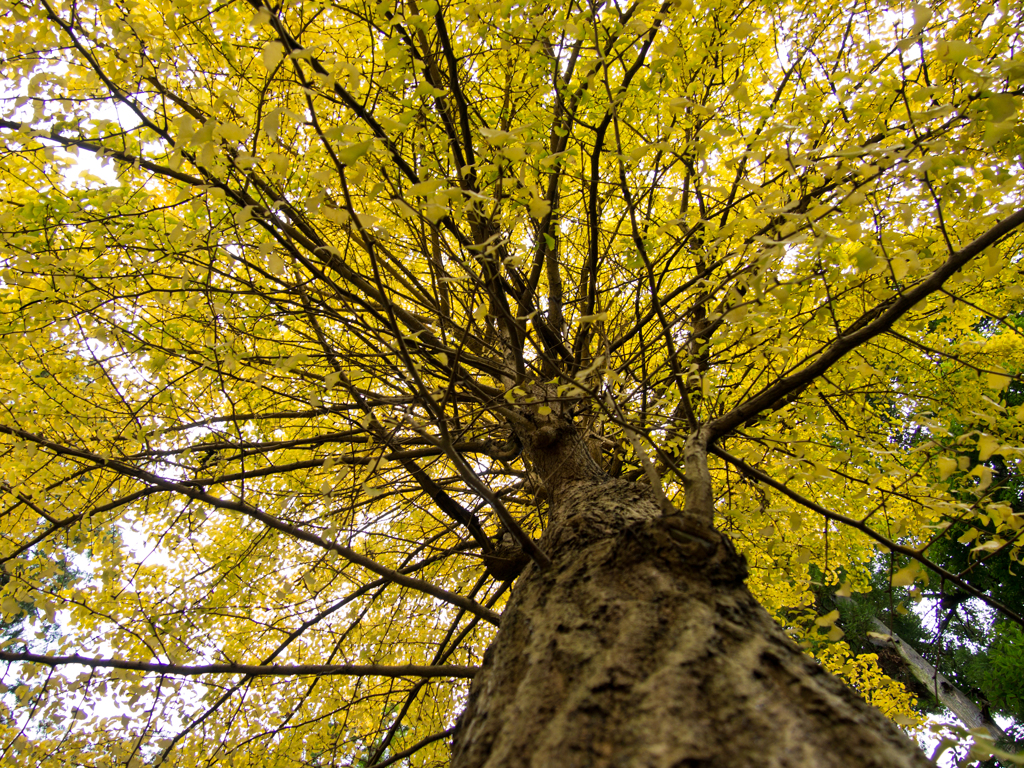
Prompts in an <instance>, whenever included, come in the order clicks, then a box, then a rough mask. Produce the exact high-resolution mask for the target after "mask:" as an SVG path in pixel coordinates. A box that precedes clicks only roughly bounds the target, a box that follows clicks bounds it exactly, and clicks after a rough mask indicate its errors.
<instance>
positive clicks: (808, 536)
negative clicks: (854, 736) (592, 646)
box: [0, 0, 1024, 766]
mask: <svg viewBox="0 0 1024 768" xmlns="http://www.w3.org/2000/svg"><path fill="white" fill-rule="evenodd" d="M0 19H2V20H3V21H2V24H3V29H4V35H5V43H4V47H3V51H2V53H0V57H2V59H0V60H2V62H3V69H2V71H3V90H2V92H0V102H2V105H3V106H2V115H0V137H2V139H0V140H2V150H0V151H2V153H3V162H2V163H0V245H2V252H0V281H2V282H0V337H2V344H0V409H2V413H0V467H2V478H3V479H2V481H0V482H2V485H0V493H2V505H0V563H2V566H3V575H2V581H0V584H2V591H0V609H2V614H3V616H2V619H3V621H5V622H6V624H5V625H4V626H5V627H6V628H7V629H6V632H5V634H4V635H3V636H2V637H0V642H3V645H2V647H0V660H3V663H4V664H5V665H6V666H5V667H4V668H3V681H2V682H3V686H4V688H3V690H4V691H5V692H4V693H3V694H0V755H3V756H4V759H5V760H14V761H15V762H16V763H17V764H19V765H39V766H49V765H69V764H76V765H78V764H82V765H111V766H112V765H127V766H135V765H148V764H153V763H155V762H156V761H158V760H160V759H163V760H165V761H169V764H174V765H182V766H193V765H195V766H199V765H208V766H213V765H218V766H219V765H224V766H228V765H232V766H248V765H252V766H257V765H258V766H263V765H275V766H276V765H281V766H285V765H310V766H313V765H325V766H326V765H348V764H351V765H364V766H369V765H383V764H392V763H393V762H397V761H398V760H400V759H402V758H404V757H406V756H408V759H409V761H410V762H409V764H411V765H435V764H443V763H444V762H445V761H446V759H447V747H446V745H445V740H444V739H445V737H446V736H447V734H448V733H449V732H450V730H451V728H452V726H453V724H454V722H455V719H456V717H457V716H458V713H459V711H460V710H461V708H462V704H463V702H464V698H465V690H466V685H467V678H469V677H471V676H472V674H473V671H474V669H475V667H476V666H477V665H478V664H479V663H480V661H481V657H482V654H483V652H484V650H485V649H486V647H487V645H488V643H489V642H490V639H491V638H492V637H493V634H494V631H495V627H496V626H497V625H498V624H499V622H500V612H501V608H502V606H503V604H504V601H505V599H506V597H507V595H508V591H509V587H510V585H511V579H512V578H514V576H515V574H516V573H517V572H518V570H519V569H520V568H521V567H522V566H523V564H524V562H525V561H526V559H529V560H532V561H533V563H534V564H535V566H536V567H541V566H542V565H543V564H544V561H545V555H544V553H543V552H542V551H540V550H539V549H538V547H537V545H536V543H535V542H536V540H537V539H538V538H539V536H540V533H541V531H542V530H543V529H544V526H545V523H546V515H547V509H548V501H549V500H548V498H547V497H546V496H545V492H544V483H543V482H542V479H541V478H539V477H538V472H537V468H536V467H535V466H533V464H532V463H531V462H530V461H528V460H527V459H526V458H525V457H524V454H523V446H522V438H521V435H522V432H523V429H524V426H523V425H529V426H531V428H535V429H536V430H538V434H541V433H543V431H544V430H545V429H547V430H556V429H559V428H560V426H559V425H562V424H566V423H570V424H572V425H574V427H575V429H576V430H578V432H579V434H580V435H581V436H583V439H585V442H586V445H587V448H588V450H589V451H590V453H591V454H592V456H593V457H594V459H595V461H597V462H598V463H599V464H600V465H601V466H602V467H604V468H606V470H607V471H608V472H609V473H610V474H613V475H615V476H619V477H623V478H627V479H631V480H636V481H638V482H640V483H647V484H650V485H651V486H652V487H653V488H655V489H656V490H657V489H660V490H657V492H658V493H660V494H664V496H665V497H666V499H667V501H668V502H670V503H673V504H676V505H677V506H679V507H680V508H682V507H683V506H684V504H686V503H689V501H688V500H687V501H684V496H686V494H684V490H685V487H686V486H687V484H688V483H689V487H690V488H691V496H693V495H694V494H695V493H696V491H693V489H694V488H695V487H696V486H695V485H694V480H693V478H694V477H695V475H694V474H692V473H693V472H695V471H697V470H696V469H694V468H693V466H691V462H690V460H691V454H692V451H691V448H692V446H693V445H694V442H693V441H694V439H697V438H699V440H698V442H700V441H703V443H701V444H702V445H706V446H707V450H708V452H709V453H710V454H711V458H710V461H709V464H708V471H709V472H710V479H711V487H712V488H713V498H712V499H711V501H712V502H713V504H714V509H715V515H716V525H717V526H718V528H719V529H720V530H722V531H724V532H725V533H727V534H728V535H729V536H730V537H731V538H732V540H733V541H734V542H735V544H736V546H737V548H738V549H739V550H740V551H741V552H742V553H743V554H744V555H745V556H746V558H747V561H748V564H749V567H750V577H749V583H750V586H751V589H752V590H753V591H754V593H755V595H757V597H758V598H759V600H760V601H761V602H762V604H763V605H764V606H765V607H766V608H768V609H769V610H770V611H772V612H773V613H774V614H775V615H776V616H778V617H779V618H780V620H781V621H783V622H784V623H786V624H787V625H788V626H789V627H790V628H791V631H792V632H793V634H794V635H796V636H798V637H800V638H802V639H804V640H805V641H806V642H807V643H808V644H809V645H813V646H814V648H815V649H816V652H817V653H818V655H819V657H820V658H822V660H823V662H824V663H826V665H827V666H829V667H830V668H832V669H833V670H835V671H836V672H838V673H840V674H844V675H845V676H846V679H847V680H849V681H850V682H851V683H853V684H854V685H855V686H857V687H858V689H860V690H861V691H862V693H864V695H865V696H866V697H868V698H869V699H871V700H873V701H874V702H875V703H877V704H879V705H880V706H881V707H882V708H883V710H884V711H887V712H888V713H889V714H891V715H892V716H893V717H894V718H897V719H898V721H900V722H903V723H904V724H909V723H911V722H912V721H913V718H914V717H915V716H916V715H915V711H914V709H913V707H914V702H913V700H912V697H911V696H910V694H908V693H907V692H906V691H905V690H904V689H903V688H902V687H901V686H899V685H898V684H895V683H893V681H891V680H889V679H888V678H886V677H885V676H884V675H882V674H881V672H880V670H879V669H878V667H877V665H876V664H875V662H874V661H873V659H872V658H871V657H870V656H864V655H856V654H854V653H853V652H852V651H851V650H850V648H849V646H848V645H846V644H844V642H843V640H842V634H843V632H842V629H841V628H840V627H839V625H837V624H836V623H835V622H836V620H837V618H838V612H836V613H835V614H834V615H833V614H831V613H828V614H825V615H819V613H818V611H817V610H816V604H815V597H814V593H813V592H812V590H811V589H810V587H811V586H812V581H818V582H819V583H820V584H821V585H823V586H827V587H838V588H840V591H841V593H842V594H849V593H850V592H863V591H867V590H868V589H869V588H870V587H871V584H872V579H873V578H874V576H875V575H874V574H873V573H872V563H875V562H877V561H878V560H877V558H878V556H879V554H880V553H882V554H884V555H885V557H886V558H888V559H887V563H888V565H887V567H888V573H887V574H886V578H885V581H886V582H887V583H889V584H893V585H896V586H897V587H903V588H909V595H910V598H911V599H910V600H909V601H908V602H913V599H915V598H916V599H920V597H921V596H922V595H923V594H925V593H931V594H937V595H940V596H941V595H943V594H945V593H947V592H948V593H950V594H956V595H967V596H970V597H971V598H972V599H974V600H977V601H978V602H977V603H975V605H978V606H981V605H986V606H987V610H992V611H996V612H998V614H999V615H1000V616H1002V617H1003V619H1004V620H1005V621H1006V622H1008V624H1007V625H1008V626H1009V623H1013V622H1016V624H1018V625H1019V624H1020V623H1021V621H1022V619H1021V616H1020V613H1019V608H1018V610H1016V611H1015V610H1014V608H1013V606H1012V604H1011V603H1013V600H1009V601H1004V600H1003V599H1001V592H1000V584H999V582H998V580H996V581H993V580H992V579H986V578H981V576H982V575H983V574H984V573H987V571H985V568H984V566H983V565H979V564H982V563H985V562H986V559H987V558H992V557H995V558H999V562H1000V563H1004V564H1005V567H1006V568H1007V569H1008V573H1011V574H1014V575H1016V576H1017V577H1018V578H1019V574H1020V573H1021V571H1022V568H1024V566H1022V565H1021V562H1020V561H1021V538H1020V531H1021V527H1022V524H1024V511H1022V506H1021V504H1020V498H1019V490H1018V491H1017V494H1018V495H1017V499H1016V501H1014V500H1013V499H1008V498H1007V497H1006V494H1005V493H1003V491H1004V490H1005V488H1006V483H1005V482H1001V481H1000V478H1005V477H1007V476H1009V475H1012V474H1014V473H1016V475H1017V476H1019V469H1018V468H1019V464H1020V461H1021V458H1022V456H1024V447H1022V446H1024V442H1022V433H1024V406H1022V405H1021V404H1020V402H1019V397H1017V399H1014V398H1013V397H1011V396H1010V395H1011V393H1012V392H1014V391H1016V392H1019V391H1020V390H1019V387H1020V386H1021V384H1022V382H1024V339H1022V336H1024V280H1022V270H1021V263H1022V262H1021V259H1022V255H1024V236H1022V235H1021V233H1020V227H1021V225H1022V224H1024V202H1022V201H1024V195H1022V192H1024V178H1022V170H1024V127H1022V122H1021V118H1020V114H1021V112H1020V107H1021V96H1022V93H1024V55H1022V54H1021V48H1022V43H1024V40H1022V35H1021V31H1020V30H1021V29H1022V28H1024V14H1022V11H1021V8H1020V6H1019V5H1017V4H1015V3H1010V2H1006V1H1005V0H1003V1H1002V2H1000V3H998V4H992V3H984V4H983V3H979V2H976V1H975V0H963V1H962V2H953V3H947V2H941V3H940V2H922V3H920V4H909V3H901V2H891V3H880V2H875V1H874V0H840V2H835V3H810V2H807V3H803V2H795V1H792V0H752V1H751V2H736V1H735V0H666V1H665V2H655V1H651V0H634V1H633V2H627V3H619V2H617V0H612V1H611V2H596V1H595V2H590V3H586V2H577V1H576V0H570V1H569V2H564V3H559V4H555V5H552V4H550V3H538V2H532V1H531V0H502V1H501V2H497V1H495V2H477V1H466V0H451V1H450V2H438V1H437V0H419V2H416V1H415V0H396V1H395V2H390V1H388V0H385V1H384V2H379V3H378V2H363V0H322V2H318V3H302V2H291V1H290V0H281V2H279V3H275V4H273V5H271V6H262V5H261V4H260V3H259V2H255V1H252V0H250V1H249V2H245V1H243V0H226V1H225V2H216V3H203V2H193V1H192V0H190V1H189V2H181V1H180V0H97V1H96V2H92V3H81V2H75V1H74V0H65V1H64V2H58V1H57V0H24V1H21V0H0ZM1015 388H1016V389H1015ZM549 423H550V425H549V426H544V425H547V424H549ZM694 436H697V438H695V437H694ZM1007 468H1010V469H1007ZM1011 470H1012V471H1011ZM689 498H690V497H687V499H689ZM954 538H955V540H956V542H959V544H958V545H957V546H960V547H961V548H966V550H965V551H962V552H959V557H957V558H954V557H952V556H951V555H950V553H951V552H952V551H953V550H952V549H951V542H952V540H953V539H954ZM933 548H936V549H933ZM940 551H941V552H942V553H943V554H942V556H941V557H940V556H939V555H938V554H936V553H938V552H940ZM523 552H525V556H524V555H523V554H522V553H523ZM510 553H515V554H510ZM933 554H934V555H935V559H934V561H933V559H931V558H932V556H933ZM925 566H928V567H927V568H926V567H925ZM844 590H845V591H844ZM1004 602H1005V604H1004ZM1018 602H1019V601H1018ZM900 607H901V609H902V610H910V609H911V606H910V605H901V606H900ZM1014 632H1016V635H1014V636H1016V637H1018V638H1019V637H1020V633H1019V631H1017V630H1014ZM1003 637H1004V640H1005V638H1008V637H1010V633H1004V635H1003Z"/></svg>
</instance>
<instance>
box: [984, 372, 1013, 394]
mask: <svg viewBox="0 0 1024 768" xmlns="http://www.w3.org/2000/svg"><path fill="white" fill-rule="evenodd" d="M988 386H989V389H995V390H997V391H1000V392H1001V391H1002V390H1004V389H1006V388H1007V387H1008V386H1010V377H1009V375H1008V374H1007V373H1006V371H1004V370H1003V369H1002V368H999V369H997V370H992V371H989V372H988Z"/></svg>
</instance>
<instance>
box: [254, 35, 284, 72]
mask: <svg viewBox="0 0 1024 768" xmlns="http://www.w3.org/2000/svg"><path fill="white" fill-rule="evenodd" d="M283 60H284V44H283V43H280V42H278V41H277V40H271V41H270V42H268V43H266V44H265V45H264V46H263V51H262V53H261V54H260V62H262V64H263V66H264V67H265V68H266V69H270V70H272V69H274V68H275V67H277V65H278V64H280V63H281V62H282V61H283Z"/></svg>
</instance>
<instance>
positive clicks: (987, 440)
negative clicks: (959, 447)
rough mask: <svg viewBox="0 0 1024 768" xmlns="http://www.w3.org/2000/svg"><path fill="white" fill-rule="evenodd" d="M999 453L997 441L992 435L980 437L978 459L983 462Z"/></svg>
mask: <svg viewBox="0 0 1024 768" xmlns="http://www.w3.org/2000/svg"><path fill="white" fill-rule="evenodd" d="M998 452H999V441H998V440H996V439H995V438H994V437H992V435H982V436H981V437H980V438H978V459H979V460H981V461H985V460H987V459H989V458H991V457H992V454H994V453H998Z"/></svg>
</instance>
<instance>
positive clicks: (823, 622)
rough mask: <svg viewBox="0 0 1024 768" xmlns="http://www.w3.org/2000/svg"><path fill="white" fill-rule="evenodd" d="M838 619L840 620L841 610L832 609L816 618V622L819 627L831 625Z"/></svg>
mask: <svg viewBox="0 0 1024 768" xmlns="http://www.w3.org/2000/svg"><path fill="white" fill-rule="evenodd" d="M837 621H839V611H830V612H829V613H826V614H825V615H824V616H819V617H818V618H816V619H815V620H814V623H815V624H817V625H818V626H819V627H831V626H832V625H833V624H835V623H836V622H837Z"/></svg>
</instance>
